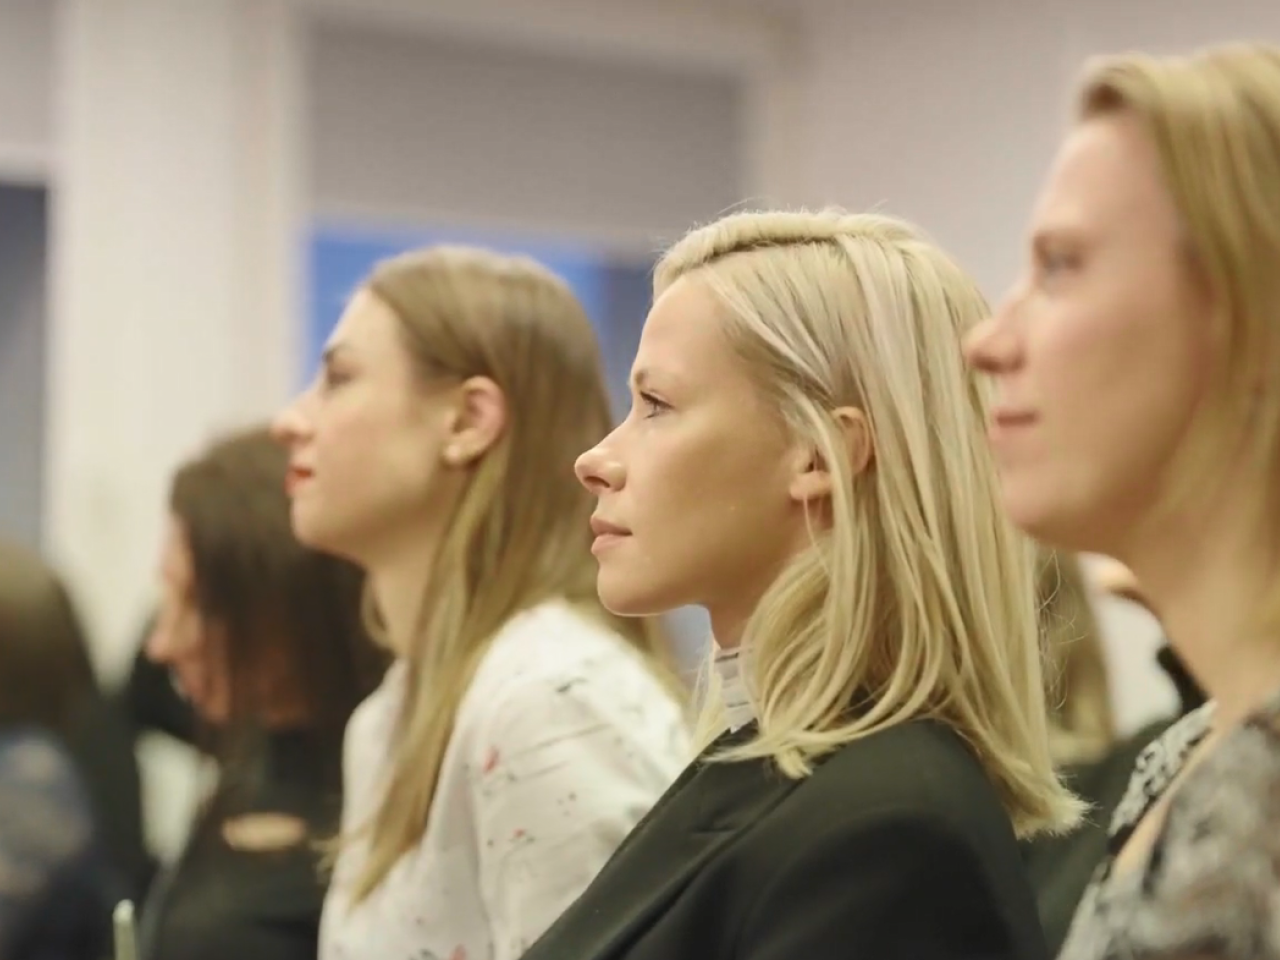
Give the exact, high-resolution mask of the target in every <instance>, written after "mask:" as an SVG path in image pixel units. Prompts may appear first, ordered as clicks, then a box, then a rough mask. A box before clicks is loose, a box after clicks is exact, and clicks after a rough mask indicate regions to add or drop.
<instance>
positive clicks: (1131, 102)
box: [1077, 43, 1280, 629]
mask: <svg viewBox="0 0 1280 960" xmlns="http://www.w3.org/2000/svg"><path fill="white" fill-rule="evenodd" d="M1077 115H1078V118H1079V120H1080V121H1082V122H1085V121H1089V120H1092V119H1094V118H1097V117H1107V116H1115V115H1127V116H1131V117H1134V118H1136V119H1137V120H1138V121H1139V122H1140V123H1141V124H1142V125H1143V127H1145V129H1146V130H1147V132H1148V133H1149V135H1150V137H1151V140H1152V143H1153V144H1154V145H1155V149H1156V153H1157V156H1158V158H1159V163H1160V166H1161V170H1162V173H1163V175H1164V180H1165V185H1166V187H1167V189H1168V191H1169V194H1170V196H1171V197H1172V199H1173V203H1174V206H1175V207H1176V208H1177V210H1178V213H1179V215H1180V218H1181V221H1182V228H1183V233H1184V242H1185V248H1186V253H1187V265H1188V268H1189V269H1191V270H1192V271H1193V272H1194V273H1193V275H1194V276H1195V277H1196V278H1197V279H1198V280H1200V281H1201V282H1202V283H1203V284H1204V286H1205V288H1206V289H1207V291H1208V293H1209V297H1210V300H1211V303H1212V305H1213V311H1212V314H1211V315H1210V316H1209V317H1207V318H1206V320H1207V322H1208V323H1210V324H1211V325H1212V332H1213V339H1214V342H1215V346H1216V349H1215V350H1214V351H1212V354H1211V356H1208V357H1206V361H1205V362H1206V366H1207V367H1208V368H1209V373H1210V379H1209V389H1208V391H1207V397H1206V402H1205V403H1204V404H1203V405H1202V406H1201V408H1200V410H1199V411H1198V415H1197V418H1196V420H1195V422H1193V423H1192V424H1191V430H1190V432H1189V434H1188V439H1187V442H1186V443H1185V444H1184V446H1183V448H1182V449H1181V450H1180V451H1179V460H1178V462H1177V468H1178V472H1179V474H1180V475H1181V476H1182V477H1184V478H1185V480H1184V482H1183V483H1182V484H1181V485H1180V486H1179V487H1177V488H1175V489H1174V490H1173V491H1172V493H1171V495H1170V500H1169V502H1168V504H1167V506H1168V507H1170V508H1172V507H1174V506H1175V505H1177V504H1179V503H1183V502H1185V500H1186V498H1188V497H1189V496H1191V495H1193V494H1195V493H1198V492H1204V491H1205V489H1206V488H1212V489H1214V490H1215V492H1218V490H1220V486H1221V484H1222V483H1224V482H1225V481H1226V476H1225V473H1226V472H1225V471H1223V470H1222V464H1223V463H1224V462H1232V461H1235V460H1237V459H1239V458H1240V457H1241V455H1242V454H1243V456H1244V460H1245V464H1246V468H1247V470H1248V472H1249V476H1248V481H1249V485H1250V487H1251V489H1248V490H1240V491H1233V492H1232V493H1231V495H1232V496H1244V497H1249V498H1253V499H1255V500H1256V508H1257V512H1258V522H1259V529H1260V530H1262V531H1265V534H1266V535H1267V536H1268V538H1269V541H1270V542H1269V547H1270V549H1271V551H1272V558H1271V563H1272V573H1273V574H1275V575H1274V576H1273V577H1272V578H1271V579H1272V583H1274V584H1275V586H1274V587H1273V588H1272V590H1271V592H1270V595H1269V596H1268V597H1267V598H1265V601H1264V609H1263V617H1262V619H1263V621H1264V623H1263V626H1264V627H1267V628H1271V629H1274V628H1276V627H1277V626H1280V377H1277V376H1276V371H1277V370H1280V269H1277V264H1280V46H1277V45H1275V44H1266V43H1235V44H1224V45H1220V46H1215V47H1209V48H1207V49H1205V50H1202V51H1200V52H1198V53H1196V54H1193V55H1191V56H1186V57H1154V56H1148V55H1144V54H1137V53H1134V54H1126V55H1123V56H1113V57H1106V58H1101V59H1097V60H1095V61H1093V62H1092V63H1091V64H1090V65H1089V67H1088V68H1087V70H1086V72H1085V76H1084V79H1083V82H1082V84H1081V88H1080V92H1079V97H1078V104H1077Z"/></svg>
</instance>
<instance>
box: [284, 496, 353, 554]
mask: <svg viewBox="0 0 1280 960" xmlns="http://www.w3.org/2000/svg"><path fill="white" fill-rule="evenodd" d="M290 520H291V525H292V527H293V535H294V536H295V537H297V538H298V542H299V543H301V544H302V545H303V546H304V547H310V548H311V549H312V550H320V551H322V552H324V553H332V554H337V555H341V554H342V549H341V547H342V540H343V538H342V536H341V535H340V531H338V530H335V529H334V528H333V524H332V523H327V522H325V518H324V517H323V516H321V515H320V511H318V510H316V509H315V508H314V507H309V506H306V505H303V504H298V503H295V504H294V505H293V511H292V513H291V514H290Z"/></svg>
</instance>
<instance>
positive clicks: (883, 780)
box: [812, 720, 995, 812]
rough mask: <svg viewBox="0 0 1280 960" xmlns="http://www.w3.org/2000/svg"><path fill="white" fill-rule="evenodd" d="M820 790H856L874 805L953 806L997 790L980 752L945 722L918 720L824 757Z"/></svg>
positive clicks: (817, 781) (816, 782) (817, 777)
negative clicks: (979, 758) (984, 766)
mask: <svg viewBox="0 0 1280 960" xmlns="http://www.w3.org/2000/svg"><path fill="white" fill-rule="evenodd" d="M812 780H813V791H814V792H815V793H831V792H839V793H842V794H851V795H853V796H856V797H858V798H860V799H861V800H863V801H864V802H865V803H866V804H867V805H869V806H873V807H881V806H892V807H898V808H900V807H912V808H919V809H921V810H935V809H936V810H939V811H947V812H949V811H951V810H953V809H954V808H955V806H956V805H957V804H958V803H963V802H964V801H966V800H970V799H972V800H975V801H984V800H986V799H987V798H989V797H993V796H994V795H995V790H994V787H993V785H992V784H991V782H990V780H989V779H988V777H987V775H986V772H985V771H984V770H983V768H982V764H981V763H980V762H979V760H978V758H977V756H976V755H975V754H974V752H973V751H972V750H971V749H970V748H969V747H968V745H967V744H966V743H965V742H964V741H963V740H962V739H961V738H960V736H959V735H958V734H957V733H956V732H955V731H953V730H952V729H951V728H950V727H948V726H947V725H946V724H944V723H941V722H937V721H932V720H913V721H909V722H907V723H902V724H898V725H896V726H894V727H891V728H889V729H887V730H882V731H880V732H878V733H875V734H872V735H870V736H867V737H864V738H862V739H859V740H856V741H854V742H852V743H849V744H846V745H845V746H843V747H841V748H840V749H839V750H837V751H836V752H835V753H833V754H832V755H831V756H830V757H828V758H827V759H826V760H824V761H823V762H822V763H821V764H820V765H819V766H818V768H817V769H816V770H815V772H814V774H813V776H812Z"/></svg>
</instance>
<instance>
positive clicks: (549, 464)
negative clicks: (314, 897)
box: [344, 247, 679, 903]
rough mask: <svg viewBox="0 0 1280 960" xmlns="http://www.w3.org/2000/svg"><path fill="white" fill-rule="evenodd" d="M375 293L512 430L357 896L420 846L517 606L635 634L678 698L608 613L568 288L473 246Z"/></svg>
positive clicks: (444, 254) (439, 369)
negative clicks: (448, 760)
mask: <svg viewBox="0 0 1280 960" xmlns="http://www.w3.org/2000/svg"><path fill="white" fill-rule="evenodd" d="M366 286H367V289H368V290H369V292H370V293H372V294H373V295H374V296H376V297H378V298H379V299H380V300H382V301H383V302H384V303H385V304H386V305H387V306H388V307H390V308H391V310H392V311H393V312H394V314H395V315H396V317H397V318H398V320H399V322H400V332H401V334H402V336H403V338H404V343H405V344H406V346H407V347H408V350H409V353H410V355H411V357H412V358H413V361H414V363H415V366H416V367H417V370H418V372H419V374H420V376H421V378H422V380H423V381H424V382H425V383H439V382H443V381H448V380H458V381H461V380H465V379H467V378H470V377H488V378H489V379H491V380H492V381H493V382H494V383H496V384H497V385H498V387H499V388H500V389H501V390H502V392H503V395H504V396H505V398H506V401H507V405H508V410H509V422H508V424H507V428H506V430H504V432H503V434H502V436H501V438H500V439H499V440H498V442H497V443H496V444H495V445H494V447H493V448H492V449H490V450H489V451H488V452H487V453H486V454H485V455H484V457H483V458H481V460H480V461H479V462H478V464H477V465H476V466H475V467H474V468H473V475H472V476H471V478H470V481H469V483H468V486H467V489H466V491H465V493H464V494H463V496H462V499H461V501H460V503H459V504H458V506H457V509H456V511H455V513H454V515H453V516H452V517H451V518H450V521H449V524H448V527H447V530H446V532H445V535H444V537H443V540H442V542H441V544H440V546H439V549H438V553H437V555H436V557H435V562H434V563H433V564H432V567H431V569H432V571H433V573H432V577H431V581H430V583H429V584H426V585H424V589H425V593H424V597H423V606H422V616H421V618H420V619H421V622H420V627H419V629H418V630H417V632H416V633H415V635H414V636H413V637H412V638H411V643H410V645H409V647H408V649H407V651H406V652H405V653H404V657H405V659H406V660H407V667H408V669H407V670H406V671H405V674H406V690H405V697H404V705H403V709H402V712H401V715H400V717H399V724H398V727H397V728H396V735H395V741H394V743H393V744H392V752H391V766H390V775H389V778H388V781H387V787H386V792H385V794H384V796H383V798H382V802H381V806H380V807H379V808H378V811H377V813H376V815H375V816H374V817H373V819H372V821H371V822H370V823H369V824H367V825H365V826H364V827H363V828H361V829H363V830H364V832H365V833H367V839H368V851H369V853H368V857H367V859H366V861H365V864H364V866H363V870H362V872H361V873H360V875H359V877H358V879H357V881H356V883H355V886H354V889H353V897H352V898H353V902H355V903H359V902H360V901H362V900H363V899H365V898H366V897H367V896H368V895H369V894H370V893H371V892H373V890H375V889H376V888H377V887H378V886H379V884H381V883H382V881H383V880H384V879H385V878H386V876H387V874H388V873H389V872H390V870H391V868H392V867H393V866H394V865H395V864H396V862H397V861H398V860H399V859H400V858H401V857H402V856H403V855H404V854H405V853H406V852H407V851H409V850H410V849H412V848H413V847H414V846H416V845H417V843H418V842H419V840H420V839H421V837H422V834H423V831H424V830H425V829H426V825H427V818H428V815H429V814H430V811H431V805H432V799H433V797H434V794H435V790H436V784H437V782H438V780H439V776H440V768H441V764H442V762H443V760H444V755H445V750H446V749H447V748H448V745H449V741H450V738H451V737H452V734H453V728H454V718H455V716H456V714H457V711H458V706H459V704H460V703H461V701H462V699H463V697H464V695H465V694H466V691H467V688H468V686H469V685H470V682H471V679H472V677H473V676H474V674H475V671H476V668H477V666H478V665H479V663H480V661H481V660H482V659H483V657H484V655H485V653H486V652H487V651H488V649H489V645H490V641H491V640H492V638H493V637H494V635H495V634H496V633H497V632H498V631H499V630H500V629H501V628H502V626H503V625H504V624H505V623H506V622H507V621H508V620H510V619H511V618H512V617H514V616H515V615H516V614H518V613H520V612H521V611H522V610H527V609H530V608H532V607H534V606H537V605H538V604H540V603H543V602H545V601H548V600H553V599H563V600H565V601H567V602H568V603H570V604H572V605H573V606H574V607H576V608H577V609H579V610H581V611H583V612H584V613H586V614H587V615H589V616H591V617H594V618H596V619H598V620H599V621H600V622H602V623H604V624H607V625H608V626H609V627H611V628H612V629H614V630H615V631H616V632H617V633H619V634H620V635H621V636H622V637H624V638H625V639H626V640H627V641H629V642H630V643H631V645H632V646H633V647H634V648H635V649H636V650H638V651H639V652H640V653H641V654H642V655H643V657H644V658H645V659H646V661H647V662H648V664H649V666H650V668H651V669H652V670H653V671H654V673H655V674H656V675H657V676H658V677H659V678H660V679H662V680H663V681H664V682H665V683H666V684H667V685H668V686H669V687H670V688H671V689H672V690H673V691H676V692H678V691H679V683H678V681H677V679H676V672H675V669H674V666H673V664H672V657H671V651H670V649H669V647H668V645H667V642H666V637H665V636H664V635H663V633H662V631H661V630H660V629H659V628H658V627H657V625H656V624H655V623H654V622H653V621H651V620H640V621H637V620H624V619H621V618H618V617H615V616H613V615H612V614H610V613H608V612H607V611H606V610H605V609H604V607H603V606H602V605H601V604H600V600H599V598H598V596H597V594H596V563H595V559H594V558H593V557H592V555H591V530H590V525H589V519H590V516H591V511H592V509H593V507H594V500H593V498H592V497H591V495H590V494H589V493H588V492H587V491H586V489H584V488H583V487H582V486H581V484H579V483H578V481H577V479H576V477H575V476H574V472H573V463H574V460H575V458H576V457H577V456H578V454H579V453H581V452H582V451H583V450H585V449H588V448H589V447H591V446H593V445H595V444H596V443H598V442H599V441H600V439H601V438H602V437H604V436H605V435H606V434H607V433H608V432H609V430H610V429H611V425H612V423H611V421H612V418H611V415H610V410H609V399H608V394H607V391H606V388H605V381H604V375H603V372H602V367H601V361H600V351H599V347H598V344H597V341H596V336H595V332H594V330H593V328H592V326H591V322H590V320H589V319H588V318H587V316H586V313H585V312H584V311H583V309H582V306H581V304H580V303H579V302H578V300H577V298H576V297H575V296H574V295H573V293H572V292H571V290H570V289H569V287H568V286H567V285H566V284H565V283H564V282H563V281H561V280H560V279H559V278H558V277H556V276H555V275H554V274H552V273H551V272H550V271H548V270H546V269H545V268H543V267H542V266H540V265H539V264H537V263H536V262H534V261H533V260H531V259H528V258H525V257H507V256H500V255H498V254H495V253H491V252H488V251H485V250H479V249H474V248H467V247H434V248H430V249H427V250H424V251H418V252H415V253H410V254H406V255H403V256H399V257H396V258H394V259H391V260H387V261H385V262H383V263H381V264H379V265H378V267H377V268H376V269H375V270H374V272H373V274H372V276H371V277H370V278H369V280H368V282H367V284H366ZM366 599H367V600H369V595H368V594H366ZM369 602H370V604H371V600H369ZM370 613H371V614H372V618H373V620H374V627H375V629H378V628H379V627H378V624H377V616H376V610H374V609H372V606H370ZM344 839H345V838H344Z"/></svg>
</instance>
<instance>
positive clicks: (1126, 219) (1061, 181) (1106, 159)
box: [1033, 114, 1178, 234]
mask: <svg viewBox="0 0 1280 960" xmlns="http://www.w3.org/2000/svg"><path fill="white" fill-rule="evenodd" d="M1033 228H1034V229H1035V230H1036V231H1037V232H1041V231H1054V230H1088V231H1089V232H1091V233H1115V234H1119V233H1125V232H1147V233H1149V232H1159V233H1165V234H1173V233H1176V232H1177V230H1178V216H1177V211H1176V209H1175V207H1174V205H1173V200H1172V198H1171V197H1170V195H1169V192H1168V190H1167V189H1166V188H1165V183H1164V178H1163V175H1162V171H1161V168H1160V161H1159V157H1158V155H1157V153H1156V149H1155V145H1154V143H1153V142H1152V140H1151V137H1150V135H1149V134H1148V133H1147V131H1146V130H1145V129H1144V128H1143V126H1142V125H1141V123H1140V122H1139V121H1138V120H1137V119H1136V118H1134V117H1130V116H1127V115H1124V114H1115V115H1106V116H1101V117H1097V118H1093V119H1090V120H1086V121H1084V122H1083V123H1080V124H1079V125H1077V126H1076V127H1075V128H1074V129H1073V130H1072V131H1071V132H1070V133H1069V134H1068V135H1067V137H1066V139H1065V140H1064V141H1063V143H1062V147H1061V148H1060V149H1059V151H1058V155H1057V158H1056V159H1055V161H1054V164H1053V167H1052V169H1051V171H1050V173H1049V178H1048V181H1047V182H1046V184H1045V187H1044V190H1043V192H1042V193H1041V196H1040V200H1039V203H1038V204H1037V206H1036V211H1035V215H1034V218H1033Z"/></svg>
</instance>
